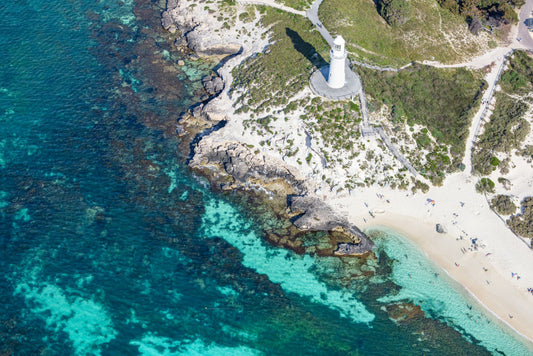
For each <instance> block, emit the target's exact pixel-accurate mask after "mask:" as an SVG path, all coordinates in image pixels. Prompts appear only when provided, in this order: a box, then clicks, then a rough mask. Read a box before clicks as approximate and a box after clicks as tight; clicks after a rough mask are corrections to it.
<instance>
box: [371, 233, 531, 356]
mask: <svg viewBox="0 0 533 356" xmlns="http://www.w3.org/2000/svg"><path fill="white" fill-rule="evenodd" d="M376 231H377V232H379V233H380V235H379V236H380V237H379V238H375V239H373V241H374V242H375V243H376V246H377V248H378V249H380V250H382V251H384V252H385V253H386V254H387V256H389V257H390V258H391V259H393V260H395V261H394V263H393V265H392V274H391V279H392V280H393V281H394V283H396V284H397V285H399V286H401V287H402V288H401V290H400V291H399V292H398V293H397V294H391V295H387V296H385V297H382V298H380V299H379V301H381V302H385V303H391V302H398V301H410V302H413V303H414V304H416V305H419V306H420V307H421V308H422V310H423V311H424V312H425V313H426V314H429V315H430V316H431V317H433V318H438V319H440V320H443V321H444V322H445V323H446V324H448V325H450V326H452V327H454V328H455V329H457V330H458V331H460V332H462V333H463V334H469V335H471V336H473V337H475V338H476V339H477V340H479V342H480V343H481V345H483V346H485V347H486V348H487V349H489V350H490V351H492V352H496V351H501V352H504V353H505V354H507V355H527V354H530V353H531V350H529V349H528V348H527V347H526V345H524V344H523V343H522V342H521V341H519V340H518V339H517V338H516V337H514V336H513V335H511V333H510V332H509V331H507V330H504V328H503V327H502V325H501V322H498V321H497V320H496V319H495V318H493V317H492V316H490V317H489V316H487V311H486V310H484V309H483V308H482V307H481V306H479V305H478V304H477V303H476V301H474V299H473V298H472V297H470V296H469V295H467V294H466V293H464V292H462V291H461V289H460V286H458V285H457V283H456V282H455V281H453V280H451V279H450V278H448V277H447V276H446V275H445V272H444V271H442V270H441V269H440V268H438V267H437V266H434V265H432V264H431V262H430V260H428V259H427V257H425V256H424V254H423V253H422V252H421V251H420V250H419V249H418V247H417V246H416V245H414V244H413V243H412V242H411V241H409V240H408V239H407V238H405V237H403V236H401V235H399V234H397V233H395V232H393V231H392V230H389V229H386V228H379V229H372V230H369V231H367V232H376ZM464 336H465V337H466V338H467V339H469V337H468V336H467V335H464Z"/></svg>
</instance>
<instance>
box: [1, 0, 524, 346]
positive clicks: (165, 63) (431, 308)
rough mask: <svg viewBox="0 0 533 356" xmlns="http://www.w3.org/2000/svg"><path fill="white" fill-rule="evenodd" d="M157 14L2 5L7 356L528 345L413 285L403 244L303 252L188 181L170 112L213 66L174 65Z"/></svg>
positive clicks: (129, 8)
mask: <svg viewBox="0 0 533 356" xmlns="http://www.w3.org/2000/svg"><path fill="white" fill-rule="evenodd" d="M164 5H165V4H164V1H136V2H134V1H123V2H115V1H111V0H109V1H83V0H70V1H66V0H65V1H57V2H49V1H14V2H3V3H2V4H1V5H0V11H1V12H2V14H3V16H2V17H1V18H0V54H1V55H0V63H1V66H0V271H1V276H2V277H1V278H0V301H1V302H0V340H2V342H1V343H0V354H3V353H6V354H10V353H12V352H14V353H16V354H18V355H35V354H40V353H44V354H53V355H56V354H57V355H63V354H65V355H70V354H78V355H86V354H90V355H93V354H95V355H98V354H101V355H108V354H112V355H117V354H120V355H125V354H144V355H174V354H192V355H195V354H196V355H225V354H228V355H240V354H243V355H253V354H276V355H283V354H292V355H294V354H303V353H306V354H317V355H323V354H327V355H332V354H342V355H345V354H366V355H374V354H375V355H377V354H379V355H401V354H403V355H413V354H428V353H431V354H470V355H472V354H486V353H488V352H489V351H488V350H490V352H494V350H502V351H504V352H506V353H507V354H515V352H522V351H523V350H524V349H523V348H521V347H522V346H521V344H520V343H519V342H517V341H516V340H514V339H513V338H511V337H509V336H508V335H507V334H506V333H505V332H504V330H503V329H501V328H500V327H499V326H498V325H496V324H495V323H492V324H488V320H489V319H487V318H486V317H485V316H484V314H483V312H482V311H481V310H480V309H479V308H478V307H473V311H469V313H471V314H472V316H473V319H474V320H477V321H478V324H472V323H471V322H470V321H469V320H465V318H464V315H462V314H461V313H462V312H463V311H464V305H463V304H464V302H463V301H462V300H461V299H459V298H463V297H462V296H461V293H460V292H458V291H456V290H455V289H454V287H453V285H451V284H449V283H447V282H446V281H445V280H444V279H439V280H438V281H437V282H436V285H432V284H431V283H429V282H431V278H432V273H433V272H432V270H430V269H428V270H427V271H426V272H424V274H422V273H420V275H419V276H418V277H417V278H419V279H417V282H416V283H412V281H411V279H406V278H405V271H407V269H409V268H412V267H413V265H412V263H413V261H414V259H412V260H409V261H404V260H402V258H401V253H400V252H399V251H404V250H407V251H411V250H410V249H413V247H411V246H409V245H404V244H402V243H401V242H400V241H401V240H397V239H379V238H378V240H377V241H379V243H378V245H379V250H376V253H377V255H378V258H376V259H370V260H369V262H368V266H366V267H364V268H363V267H361V266H359V264H358V263H354V261H355V260H349V259H347V260H345V261H344V262H342V261H341V260H339V259H333V258H318V257H312V256H300V255H297V254H295V253H293V252H289V251H286V250H282V249H280V248H276V247H272V246H269V245H268V244H267V243H265V242H263V239H262V235H263V232H262V231H261V230H260V229H259V228H258V227H257V226H258V225H257V219H259V218H260V217H249V216H247V214H246V212H245V211H243V210H242V208H240V207H238V206H235V205H232V204H231V203H229V202H228V201H227V200H226V199H225V197H224V196H220V195H217V194H215V193H213V192H210V191H209V190H208V189H207V185H206V184H205V182H203V181H202V179H200V178H197V177H195V176H193V175H191V173H190V172H189V171H188V170H187V168H186V167H185V166H184V165H183V161H184V157H182V154H181V153H180V152H179V151H178V146H179V143H180V142H179V140H178V139H177V138H176V136H175V134H174V130H175V125H176V118H177V116H178V114H179V113H180V112H182V111H184V110H185V109H187V108H188V107H189V106H190V105H192V104H194V103H196V102H197V101H198V96H199V95H201V92H200V88H201V82H200V81H201V78H202V76H203V75H206V74H207V73H209V71H210V70H211V69H212V68H213V66H214V65H216V63H205V62H204V63H201V62H195V61H191V60H189V59H187V58H185V57H183V59H185V61H186V66H185V67H177V66H176V65H175V63H176V62H177V59H180V58H182V57H180V55H178V54H177V53H176V52H175V51H174V50H173V47H172V39H171V38H168V36H167V35H166V34H164V33H162V32H161V31H160V30H159V18H158V17H159V16H160V13H161V11H162V9H163V7H164ZM413 251H414V250H413ZM385 252H386V254H387V255H388V256H389V257H387V256H386V255H385ZM414 253H415V252H412V253H411V252H409V255H410V256H411V255H412V254H414ZM413 256H414V255H413ZM416 261H417V263H419V264H420V265H424V266H430V265H429V264H428V262H427V261H425V260H424V258H423V257H420V258H417V259H416ZM424 268H426V267H424ZM427 268H429V267H427ZM363 269H364V270H365V271H367V272H371V273H368V274H361V273H360V272H361V271H362V270H363ZM355 271H357V277H354V276H355V275H356V273H355ZM443 298H444V299H443ZM450 299H455V300H461V301H460V302H457V303H455V304H453V305H450V304H446V303H447V301H448V300H450ZM397 301H400V303H414V304H416V305H420V306H421V307H422V310H423V311H424V312H425V314H424V313H418V314H416V313H415V314H414V315H413V316H412V317H411V318H408V320H405V321H403V322H394V321H392V320H391V318H390V312H389V311H388V310H387V308H391V305H395V304H398V302H397ZM479 323H482V324H483V325H484V326H483V328H479V327H478V326H479V325H480V324H479Z"/></svg>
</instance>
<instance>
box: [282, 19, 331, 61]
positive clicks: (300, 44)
mask: <svg viewBox="0 0 533 356" xmlns="http://www.w3.org/2000/svg"><path fill="white" fill-rule="evenodd" d="M285 32H286V33H287V36H289V38H290V39H291V41H292V45H293V46H294V49H296V50H297V51H298V52H300V53H301V54H303V55H304V57H305V58H307V59H308V60H309V62H311V63H312V64H313V65H314V66H315V67H316V68H317V69H318V68H321V67H324V66H327V65H328V62H326V60H325V59H324V57H322V56H321V55H320V53H318V52H317V50H316V48H315V47H314V46H313V45H312V44H310V43H309V42H306V41H304V40H303V38H302V37H300V35H299V34H298V32H296V31H294V30H291V29H290V28H288V27H287V28H285Z"/></svg>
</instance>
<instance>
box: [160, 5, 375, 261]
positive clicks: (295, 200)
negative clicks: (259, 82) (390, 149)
mask: <svg viewBox="0 0 533 356" xmlns="http://www.w3.org/2000/svg"><path fill="white" fill-rule="evenodd" d="M195 9H197V7H196V6H192V7H191V6H189V3H188V2H185V1H177V0H169V1H168V2H167V10H166V11H165V12H163V15H162V26H163V27H164V28H165V29H166V30H167V31H169V32H171V33H175V34H177V39H176V41H175V44H176V46H178V48H180V50H182V51H191V52H192V55H193V56H198V57H201V58H213V57H214V58H218V59H220V60H221V64H220V66H219V68H218V69H217V73H216V74H214V75H212V76H210V77H207V78H206V79H204V88H205V89H206V92H207V93H208V94H211V95H210V97H209V98H205V100H204V102H203V103H201V104H199V105H196V106H195V107H192V108H191V109H190V110H189V111H188V112H186V113H183V114H182V115H181V117H180V118H179V120H178V127H177V130H176V131H177V133H178V135H179V136H180V137H181V138H182V140H183V142H184V143H182V145H181V147H182V149H189V150H190V152H189V160H188V164H189V166H190V167H191V168H192V169H193V170H194V171H195V172H197V173H200V174H201V175H203V176H205V177H207V178H208V179H209V181H210V182H211V185H212V187H213V188H215V189H220V190H224V191H227V190H236V191H241V192H245V191H246V192H247V193H248V194H254V195H255V196H257V197H259V196H262V200H263V201H265V203H266V204H267V205H268V206H270V207H273V208H274V210H275V211H276V215H277V217H278V218H280V219H288V220H290V221H291V222H292V224H293V226H294V227H296V228H297V229H295V230H294V231H292V232H291V233H288V231H287V230H286V232H285V233H288V235H289V236H286V238H285V239H282V238H280V237H279V236H278V234H272V233H270V234H268V236H267V239H268V240H269V241H270V242H272V243H274V244H280V245H283V246H284V247H287V248H291V249H293V250H295V251H297V252H304V251H305V250H304V249H302V248H301V243H295V242H294V241H293V242H290V241H291V240H293V239H294V238H295V236H297V235H298V233H300V232H303V231H307V232H310V231H327V232H329V235H328V236H329V237H330V243H331V248H330V249H327V251H328V252H326V250H322V251H319V252H320V253H321V254H333V255H339V256H349V255H362V254H365V253H367V252H369V251H371V249H372V247H373V245H374V244H373V242H372V241H371V240H370V239H369V238H368V237H367V236H366V235H365V234H364V233H363V232H362V231H361V230H359V229H358V228H357V227H356V226H355V225H353V224H351V223H349V222H348V221H347V220H346V219H345V218H343V217H341V216H339V215H338V214H334V213H333V211H332V209H331V208H329V207H328V206H327V205H326V204H325V203H324V202H323V201H321V200H320V199H318V198H317V197H314V196H313V194H312V191H313V188H312V184H313V183H312V182H310V181H308V180H306V179H305V178H304V177H302V176H301V174H300V172H298V170H297V169H294V168H292V167H290V166H288V165H287V164H285V163H284V162H281V161H280V160H278V159H276V158H273V157H270V156H268V155H265V154H263V153H260V152H257V151H254V150H253V149H252V148H251V147H249V146H248V145H246V144H244V143H242V142H239V141H238V140H236V137H235V136H234V134H235V133H234V132H229V133H226V132H227V130H226V131H225V130H224V127H225V126H226V123H227V121H228V120H232V119H234V118H232V116H231V112H232V111H233V109H232V108H233V104H234V100H232V99H231V97H230V96H229V90H230V87H231V84H232V76H231V70H232V69H233V67H234V66H235V65H238V64H239V63H240V62H241V61H242V60H244V59H245V58H247V57H248V56H250V55H254V53H256V52H257V51H259V50H263V49H264V48H265V47H266V42H265V40H260V39H257V38H256V39H255V40H252V41H250V42H248V40H244V39H241V40H239V39H238V37H239V36H234V35H233V34H232V30H231V29H224V28H223V27H222V26H221V23H220V22H219V21H217V20H213V18H212V17H209V16H201V14H200V15H199V14H198V12H197V10H195ZM203 11H205V10H203ZM254 25H257V24H254ZM258 32H259V31H258ZM187 145H188V147H187ZM272 199H274V200H276V201H277V202H278V203H277V204H273V203H272V202H268V200H272ZM285 233H284V234H285ZM280 240H281V242H280Z"/></svg>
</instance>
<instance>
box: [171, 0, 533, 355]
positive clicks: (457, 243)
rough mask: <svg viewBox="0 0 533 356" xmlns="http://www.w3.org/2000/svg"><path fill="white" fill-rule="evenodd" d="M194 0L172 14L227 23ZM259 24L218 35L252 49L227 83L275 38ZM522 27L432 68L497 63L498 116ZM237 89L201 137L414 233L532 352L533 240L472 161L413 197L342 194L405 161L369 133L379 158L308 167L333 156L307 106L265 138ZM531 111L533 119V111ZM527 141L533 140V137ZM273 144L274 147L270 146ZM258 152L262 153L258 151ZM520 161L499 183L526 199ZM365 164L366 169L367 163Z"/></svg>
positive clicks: (526, 171) (210, 109) (355, 214)
mask: <svg viewBox="0 0 533 356" xmlns="http://www.w3.org/2000/svg"><path fill="white" fill-rule="evenodd" d="M254 3H255V2H254ZM186 5H187V2H180V3H179V5H177V7H176V8H175V9H173V10H172V11H171V12H172V14H173V15H172V16H174V17H175V18H176V19H178V20H179V19H180V17H181V16H183V14H188V15H187V16H188V18H194V17H198V18H202V19H205V21H211V22H208V23H209V26H211V27H212V28H219V27H220V26H221V25H220V24H218V23H217V22H216V21H215V20H213V19H211V16H210V14H209V13H207V12H206V10H205V9H200V8H192V7H190V8H189V7H187V6H186ZM239 11H244V5H243V4H241V5H240V8H239ZM189 12H190V13H189ZM209 19H211V20H209ZM209 26H207V25H205V24H204V27H205V28H204V27H202V28H200V30H201V31H200V30H196V31H200V37H202V36H208V37H209V36H211V37H209V38H210V39H211V40H212V39H213V38H212V37H213V33H214V32H213V30H212V29H211V30H209ZM255 26H259V23H258V21H257V19H256V20H254V21H253V22H250V23H241V21H238V20H237V22H236V25H235V26H234V27H232V28H231V29H229V30H224V31H220V32H216V33H217V35H216V36H219V37H220V39H219V40H220V41H221V42H225V41H226V42H227V41H229V39H231V41H234V42H237V43H239V44H240V45H241V46H242V48H243V51H242V52H241V53H240V54H239V55H236V56H234V57H232V58H231V59H230V60H228V61H227V62H226V63H225V65H224V66H223V67H222V68H220V69H218V74H219V75H220V76H221V77H222V78H223V79H224V82H225V83H231V82H232V81H233V78H232V73H231V69H232V68H234V67H235V66H237V65H238V64H239V63H241V62H242V61H243V60H244V59H245V58H247V57H248V56H250V55H252V54H253V53H256V52H261V51H262V50H263V49H264V48H266V45H267V44H268V43H269V39H268V38H266V37H261V36H260V33H258V32H256V31H253V28H254V27H255ZM241 27H242V28H244V29H247V30H246V31H245V33H247V34H248V35H247V36H248V37H242V38H239V36H238V33H237V32H236V31H237V29H238V28H241ZM208 30H209V31H208ZM516 30H517V29H516V27H515V28H513V29H512V31H511V32H512V33H511V36H510V37H511V38H512V40H511V41H512V45H511V46H502V47H498V48H496V49H494V50H491V51H490V52H489V53H485V54H483V55H481V56H479V57H477V58H473V59H472V60H471V61H470V62H468V63H460V64H455V65H440V64H438V63H437V64H435V63H433V64H432V65H436V66H439V67H443V66H446V67H473V68H481V67H484V66H488V65H490V64H491V63H492V64H493V66H492V67H491V68H490V70H489V71H488V72H487V73H486V77H485V79H486V80H487V82H488V83H490V88H489V89H490V90H487V91H486V92H485V94H484V97H483V99H484V102H485V104H484V105H485V106H488V111H489V112H490V111H491V110H492V109H493V108H492V106H491V105H492V104H490V102H491V100H490V99H492V97H491V95H490V93H491V92H492V88H494V89H495V90H496V91H497V90H498V87H497V77H498V70H499V69H502V68H503V63H504V62H503V60H504V55H506V54H507V53H510V50H511V49H512V48H520V46H521V44H519V43H518V42H517V41H516V40H515V34H516ZM217 31H218V30H217ZM204 32H205V33H204ZM427 64H430V63H427ZM229 89H230V86H229V85H226V86H225V88H224V90H223V91H222V92H221V93H220V94H219V95H218V96H217V97H216V98H215V99H214V100H211V101H210V102H209V103H208V104H207V105H206V106H205V108H204V109H203V111H204V112H205V113H206V114H207V115H208V116H209V117H211V118H212V119H213V120H215V119H216V120H220V119H226V120H227V124H226V126H225V127H224V128H223V129H220V130H218V131H215V132H213V133H211V134H210V135H209V136H208V137H205V138H204V139H202V141H201V142H200V144H199V145H206V147H216V146H217V145H221V144H223V143H224V142H240V143H241V144H243V145H246V146H248V147H253V148H254V150H256V153H255V155H258V156H262V155H263V157H262V158H261V159H260V160H266V158H265V157H269V159H273V160H275V161H276V162H277V164H279V165H280V166H283V167H286V169H287V170H290V171H291V172H293V173H294V175H295V176H296V177H299V179H301V180H302V181H305V182H306V184H307V185H308V188H309V189H308V192H309V194H311V195H317V196H318V197H319V198H321V199H323V200H324V201H325V202H326V203H327V204H329V205H330V206H332V208H333V209H334V210H336V211H337V212H338V213H339V214H340V215H342V216H345V217H346V218H347V219H348V220H349V221H350V222H352V223H353V224H355V225H356V226H357V227H359V228H360V229H361V230H365V229H367V228H371V227H375V226H385V227H388V228H391V229H393V230H395V231H396V232H398V233H400V234H402V235H404V236H405V237H407V238H409V239H410V240H412V241H413V242H415V243H416V244H417V245H418V246H419V247H420V248H422V249H423V251H424V252H425V253H426V254H427V256H428V257H429V258H430V259H431V260H432V261H434V262H435V263H436V264H438V266H440V267H441V268H442V269H443V270H444V271H445V272H446V273H448V274H449V276H451V277H452V278H453V279H455V280H456V281H457V282H458V283H460V284H461V285H462V286H463V287H464V288H465V289H466V290H467V291H468V292H469V293H470V294H471V295H472V296H473V297H474V298H476V299H477V300H479V302H480V303H481V304H483V305H484V306H485V307H486V308H487V309H488V310H489V311H490V312H492V313H493V314H494V315H495V316H496V317H498V318H499V319H501V320H502V321H503V322H504V323H506V324H507V325H509V326H510V327H511V328H513V329H514V330H515V331H517V332H518V333H519V334H521V335H523V336H524V337H525V338H527V339H528V340H529V343H530V344H531V345H530V346H531V348H532V350H533V294H532V293H530V292H528V288H533V250H532V249H531V248H530V247H529V241H527V240H524V239H521V238H519V237H518V236H516V235H514V234H513V233H512V231H511V230H510V229H509V228H508V227H507V226H506V224H505V222H504V221H503V220H502V219H501V218H500V217H498V215H496V214H495V213H494V212H493V211H492V210H491V209H490V207H489V203H488V202H487V199H486V198H485V196H484V195H482V194H479V193H477V192H476V189H475V184H476V182H477V181H478V179H479V178H478V177H475V176H472V175H471V174H470V173H469V172H470V167H471V161H470V158H469V157H468V158H466V159H465V161H466V162H467V165H466V166H467V169H466V170H465V172H461V173H454V174H451V175H449V176H447V177H446V179H445V181H444V184H443V186H441V187H434V186H432V187H431V188H430V189H429V191H428V192H427V193H422V192H420V191H419V192H418V193H416V194H413V193H412V192H411V190H410V189H408V190H399V189H391V188H389V187H381V186H380V185H378V184H372V185H370V186H368V187H364V188H355V189H351V190H349V191H348V190H342V191H341V190H339V189H338V188H339V187H343V186H344V184H345V183H346V182H347V177H356V180H357V181H359V182H362V181H365V177H366V178H367V180H369V181H377V182H387V181H388V179H389V178H390V177H391V176H392V175H394V172H399V171H398V170H399V169H401V168H402V166H401V165H400V164H399V163H398V162H397V160H396V159H395V157H394V156H393V155H392V154H390V152H388V151H387V150H385V149H384V148H383V147H382V145H380V144H379V143H378V140H377V139H375V138H369V139H366V138H364V139H363V140H364V141H363V142H364V146H365V148H366V150H367V151H374V152H375V153H376V155H375V156H374V157H376V156H377V157H378V158H377V159H376V158H374V159H367V158H365V155H360V156H358V157H357V155H356V157H357V158H355V159H354V158H350V157H349V155H348V153H345V152H341V151H335V152H331V155H332V156H334V157H336V158H337V159H339V160H340V161H342V162H348V163H346V164H345V165H344V166H342V167H340V166H334V165H333V164H331V165H326V164H324V163H323V162H322V163H321V162H320V161H319V160H316V161H315V160H312V161H310V162H308V163H307V164H302V162H305V161H306V157H309V155H310V154H313V156H316V157H320V156H321V154H320V152H324V150H325V147H326V145H325V143H324V142H323V141H322V139H321V138H320V137H319V136H318V135H315V136H313V137H311V136H310V135H309V134H308V128H307V126H306V124H305V123H304V122H303V121H302V120H301V118H300V116H301V115H302V114H304V112H303V111H302V110H300V109H299V110H296V112H294V113H292V114H288V115H284V119H283V120H277V121H276V120H274V121H273V122H271V123H270V126H271V130H272V131H271V133H269V134H266V133H264V134H259V133H258V132H255V131H254V130H250V129H247V128H246V127H245V126H244V125H243V122H245V121H246V120H248V119H249V115H248V114H246V113H241V114H236V113H233V111H234V110H233V106H232V105H233V100H232V99H231V98H230V97H229V95H228V93H229ZM234 95H235V96H237V94H234ZM312 96H314V94H312V92H311V91H310V89H309V88H306V89H304V90H303V91H301V92H299V93H298V94H297V95H296V96H295V97H293V98H292V99H293V100H297V99H300V98H303V97H312ZM276 109H282V108H274V109H273V112H274V111H275V110H276ZM277 112H278V113H279V112H280V110H278V111H277ZM482 112H483V106H482V107H480V109H479V111H478V113H477V114H476V116H475V117H474V119H473V123H472V125H471V127H470V135H469V137H468V139H467V149H466V152H470V149H471V147H472V142H473V140H474V136H475V135H474V133H476V132H477V130H476V126H477V124H476V123H477V122H479V120H481V114H482ZM378 114H379V113H377V114H376V115H378ZM528 115H529V116H531V113H530V114H528ZM371 119H375V117H371ZM528 139H529V140H532V138H531V137H529V138H528ZM265 142H267V143H268V145H264V143H265ZM287 147H289V148H291V147H292V148H294V147H298V148H299V149H300V150H299V151H298V153H297V154H294V155H288V154H287ZM413 149H414V150H416V149H417V148H416V147H415V148H413ZM326 151H327V150H326ZM250 152H251V151H250ZM259 152H261V153H260V154H258V153H259ZM250 156H252V155H250ZM512 161H513V162H512V167H513V169H512V171H511V172H510V175H509V176H508V178H509V179H510V181H512V187H511V188H507V187H506V188H505V189H510V190H509V191H507V190H504V187H502V186H500V185H498V187H497V190H498V191H497V193H502V194H507V195H511V196H513V197H514V198H515V201H518V200H521V199H522V198H523V197H524V196H527V195H528V194H531V192H533V179H532V178H531V177H532V174H531V172H532V167H531V163H530V162H527V160H526V159H524V158H521V157H518V156H513V159H512ZM363 166H365V167H366V168H365V169H363V168H362V167H363ZM385 166H388V167H389V168H391V167H392V169H391V170H389V171H386V170H385V169H384V168H383V167H385ZM325 176H327V177H331V181H332V182H335V184H331V185H330V183H328V182H327V180H324V177H325ZM498 177H499V176H498V172H494V173H493V175H492V176H491V177H490V178H491V179H492V180H493V181H497V179H498ZM334 187H335V189H334ZM436 224H441V225H442V226H444V227H445V229H446V230H447V232H446V233H438V232H437V231H436Z"/></svg>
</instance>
